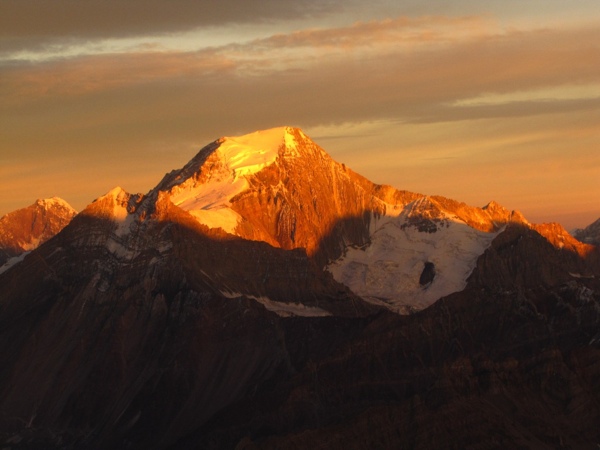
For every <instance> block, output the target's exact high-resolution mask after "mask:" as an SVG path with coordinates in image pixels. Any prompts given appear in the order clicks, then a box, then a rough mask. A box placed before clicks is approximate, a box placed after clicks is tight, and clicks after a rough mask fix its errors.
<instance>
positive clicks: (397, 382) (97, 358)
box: [0, 128, 600, 449]
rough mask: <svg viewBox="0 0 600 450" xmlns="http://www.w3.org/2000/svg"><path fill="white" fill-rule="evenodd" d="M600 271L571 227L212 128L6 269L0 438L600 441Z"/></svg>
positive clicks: (270, 442)
mask: <svg viewBox="0 0 600 450" xmlns="http://www.w3.org/2000/svg"><path fill="white" fill-rule="evenodd" d="M599 283H600V250H599V249H598V248H597V247H594V246H591V245H585V244H582V243H578V242H577V241H575V240H574V239H573V238H572V237H570V236H569V235H568V233H566V231H564V230H563V229H562V228H561V227H559V226H558V225H553V224H550V225H531V224H529V223H527V221H526V220H525V219H524V218H523V217H522V216H521V215H520V214H518V213H516V212H510V211H508V210H506V209H505V208H503V207H501V206H500V205H497V204H496V203H493V202H492V203H490V204H489V205H487V206H486V207H484V208H475V207H470V206H468V205H465V204H463V203H459V202H456V201H454V200H450V199H446V198H443V197H427V196H423V195H420V194H414V193H409V192H404V191H398V190H396V189H394V188H392V187H389V186H378V185H375V184H373V183H371V182H369V181H368V180H366V179H364V178H363V177H361V176H360V175H357V174H355V173H353V172H352V171H350V170H349V169H347V168H345V167H344V166H342V165H339V164H337V163H335V162H334V161H332V160H331V159H330V158H329V157H328V156H327V155H326V154H325V153H324V151H323V150H322V149H320V148H319V147H318V146H317V145H316V144H314V143H313V142H312V141H310V139H308V138H307V137H306V136H305V135H304V134H303V133H302V132H301V131H300V130H297V129H293V128H280V129H274V130H267V131H265V132H259V133H254V134H252V135H247V136H242V137H238V138H223V139H219V140H217V141H215V142H213V143H212V144H209V145H208V146H207V147H205V148H204V149H202V150H201V151H200V152H199V153H198V155H196V157H194V158H193V159H192V160H191V161H190V162H189V163H188V164H187V165H186V166H184V167H183V168H182V169H180V170H175V171H173V172H171V173H169V174H167V175H166V176H165V177H164V179H163V180H162V181H161V182H160V183H159V184H158V185H157V186H156V187H155V188H154V189H152V190H151V191H150V192H148V193H147V194H145V195H142V194H135V195H133V194H129V193H127V192H125V191H124V190H123V189H120V188H115V189H113V190H112V191H110V192H109V193H107V194H106V195H104V196H103V197H100V198H99V199H97V200H96V201H95V202H93V203H92V204H90V205H89V206H88V207H87V208H85V209H84V210H83V211H82V212H81V213H80V214H78V215H77V216H76V217H75V218H74V219H73V220H72V221H71V222H70V223H69V225H68V226H67V227H65V228H64V229H63V230H62V231H61V232H60V233H59V234H57V235H56V236H55V237H54V238H53V239H50V240H48V241H47V242H45V243H44V244H42V245H40V246H39V248H37V249H35V250H34V251H32V252H31V253H30V254H28V255H27V256H26V257H24V258H23V260H22V262H20V263H19V264H17V265H15V266H13V267H12V268H11V269H10V270H7V271H5V272H4V273H1V274H0V348H2V349H3V351H2V352H0V442H2V443H3V447H10V448H15V449H18V448H23V449H26V448H45V449H53V448H56V449H58V448H78V449H100V448H117V449H119V448H123V449H125V448H127V449H142V448H143V449H148V448H151V449H167V448H173V449H186V448H190V449H192V448H194V449H196V448H214V449H217V448H219V449H221V448H240V449H242V448H247V449H254V448H297V449H304V448H314V447H319V446H320V447H327V448H340V449H342V448H344V449H346V448H409V447H410V448H439V447H446V448H515V447H521V448H560V447H561V446H563V447H566V448H595V445H596V443H597V442H600V429H599V428H598V427H597V424H598V423H600V408H599V407H598V405H600V394H599V393H600V364H598V361H600V334H598V330H599V329H600V284H599ZM423 308H426V309H424V310H422V311H419V312H416V313H414V314H408V315H399V314H397V312H401V313H410V312H415V311H416V310H419V309H423Z"/></svg>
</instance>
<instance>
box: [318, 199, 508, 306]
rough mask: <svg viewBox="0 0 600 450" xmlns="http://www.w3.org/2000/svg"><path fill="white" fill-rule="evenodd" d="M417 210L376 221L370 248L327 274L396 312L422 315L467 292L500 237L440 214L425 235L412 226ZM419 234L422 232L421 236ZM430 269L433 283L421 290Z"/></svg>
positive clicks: (350, 253)
mask: <svg viewBox="0 0 600 450" xmlns="http://www.w3.org/2000/svg"><path fill="white" fill-rule="evenodd" d="M413 209H414V205H407V207H406V208H405V210H404V211H403V213H402V214H400V215H399V216H396V217H390V216H383V217H381V218H379V220H377V221H373V223H372V228H371V230H370V231H371V244H370V245H369V246H367V247H364V248H362V249H358V248H348V249H347V251H346V253H345V255H344V256H342V257H341V258H339V259H338V260H336V261H334V262H333V263H331V264H330V265H329V266H328V267H327V270H328V271H329V272H331V273H332V275H333V277H334V278H335V280H336V281H338V282H340V283H343V284H345V285H346V286H348V287H349V288H350V289H351V290H352V291H353V292H354V293H356V294H357V295H359V296H361V297H363V298H364V299H365V300H367V301H370V302H372V303H376V304H382V303H384V304H386V305H387V307H388V308H390V309H391V310H393V311H396V312H402V311H406V310H407V309H409V310H411V309H413V310H414V309H416V310H420V309H424V308H426V307H428V306H430V305H431V304H433V303H435V301H437V300H439V299H440V298H441V297H444V296H446V295H449V294H451V293H453V292H458V291H461V290H463V289H464V288H465V287H466V284H467V281H466V280H467V278H468V277H469V275H470V274H471V272H472V271H473V269H474V268H475V265H476V262H477V258H478V257H479V256H480V255H481V254H483V252H484V251H485V250H486V249H487V248H488V247H489V245H490V244H491V242H492V240H493V239H494V238H495V237H496V236H497V234H498V233H486V232H483V231H479V230H476V229H474V228H471V227H469V226H468V225H467V224H466V223H465V222H463V221H462V220H460V219H458V218H456V217H451V216H449V215H447V214H445V213H443V212H440V211H436V214H437V217H435V219H436V220H435V221H432V222H428V223H427V227H428V228H427V229H430V228H431V227H433V226H434V225H435V226H436V231H429V232H428V231H422V230H423V226H421V224H414V223H413V222H411V217H412V216H411V211H412V210H413ZM419 228H421V231H419ZM426 263H433V264H434V267H435V277H434V278H433V281H432V282H431V284H428V285H426V286H421V285H420V283H419V279H420V277H421V274H422V273H423V269H424V267H425V264H426Z"/></svg>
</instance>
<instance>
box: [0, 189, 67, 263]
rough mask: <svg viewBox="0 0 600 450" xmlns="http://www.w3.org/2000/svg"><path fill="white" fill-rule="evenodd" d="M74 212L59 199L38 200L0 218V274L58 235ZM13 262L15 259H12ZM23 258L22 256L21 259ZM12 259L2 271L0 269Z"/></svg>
mask: <svg viewBox="0 0 600 450" xmlns="http://www.w3.org/2000/svg"><path fill="white" fill-rule="evenodd" d="M76 214H77V212H76V211H75V210H74V209H73V208H72V207H71V205H69V204H68V203H67V202H66V201H64V200H63V199H61V198H58V197H52V198H48V199H41V200H37V201H36V202H35V203H34V204H32V205H30V206H28V207H26V208H21V209H18V210H16V211H12V212H10V213H8V214H6V215H4V216H3V217H1V218H0V271H3V270H6V269H8V267H9V266H11V265H13V264H14V263H16V262H17V259H19V257H20V255H22V254H23V253H26V252H30V251H31V250H34V249H35V248H37V247H38V246H39V245H41V244H43V243H44V242H46V241H47V240H48V239H50V238H51V237H53V236H54V235H56V234H57V233H58V232H59V231H61V230H62V229H63V228H64V227H65V226H67V225H68V224H69V222H70V221H71V220H72V219H73V217H75V215H76ZM13 258H14V259H13ZM21 258H22V256H21ZM9 259H12V261H11V262H10V264H7V266H6V267H4V269H3V268H2V266H3V265H4V264H5V263H7V261H8V260H9Z"/></svg>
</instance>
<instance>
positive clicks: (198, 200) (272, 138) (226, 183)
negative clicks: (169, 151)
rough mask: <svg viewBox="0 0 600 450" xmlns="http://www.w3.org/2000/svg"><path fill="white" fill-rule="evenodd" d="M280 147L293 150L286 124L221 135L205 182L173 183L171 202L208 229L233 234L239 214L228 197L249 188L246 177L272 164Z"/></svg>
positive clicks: (292, 142)
mask: <svg viewBox="0 0 600 450" xmlns="http://www.w3.org/2000/svg"><path fill="white" fill-rule="evenodd" d="M282 146H285V149H286V152H285V153H286V156H287V154H288V153H290V154H292V153H295V149H297V143H296V141H295V138H294V137H293V136H292V135H291V134H290V130H289V128H287V127H280V128H272V129H270V130H265V131H257V132H255V133H251V134H247V135H244V136H238V137H225V138H223V139H222V141H221V144H220V146H219V147H218V148H217V149H216V150H215V155H216V156H217V157H218V159H219V161H220V162H221V163H222V165H221V166H219V167H218V168H214V169H212V171H211V173H210V178H209V179H208V181H207V182H205V183H202V184H197V182H196V181H195V180H193V179H191V178H190V179H188V180H186V181H184V182H183V183H181V184H179V185H178V186H175V187H174V188H173V189H171V192H170V193H171V201H172V202H173V204H175V205H176V206H179V207H180V208H181V209H183V210H185V211H188V212H190V213H191V214H192V215H193V216H194V217H195V218H196V219H197V220H198V222H200V223H202V224H204V225H206V226H208V227H209V228H222V229H223V230H224V231H226V232H228V233H231V234H234V233H235V228H236V227H237V225H238V223H239V221H240V220H241V217H240V215H239V214H238V213H236V212H235V211H233V210H232V209H231V207H230V204H231V203H230V201H231V199H232V198H233V197H235V196H236V195H238V194H240V193H242V192H244V191H245V190H247V189H248V188H249V184H248V181H247V180H246V177H247V176H250V175H253V174H255V173H257V172H259V171H261V170H262V169H264V168H265V167H267V166H269V165H271V164H273V163H275V161H276V160H277V157H278V155H279V150H280V149H281V148H282ZM296 153H297V152H296ZM215 167H217V166H215Z"/></svg>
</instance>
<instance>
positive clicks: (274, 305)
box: [221, 291, 331, 317]
mask: <svg viewBox="0 0 600 450" xmlns="http://www.w3.org/2000/svg"><path fill="white" fill-rule="evenodd" d="M221 294H222V295H223V296H224V297H225V298H231V299H233V298H240V297H242V296H244V297H246V298H250V299H252V300H255V301H257V302H258V303H260V304H261V305H263V306H264V307H265V308H266V309H268V310H269V311H272V312H274V313H275V314H277V315H278V316H280V317H294V316H300V317H328V316H331V313H330V312H328V311H325V310H324V309H322V308H319V307H316V306H306V305H304V304H302V303H283V302H276V301H273V300H271V299H269V298H268V297H264V296H260V297H256V296H254V295H247V294H241V293H239V292H229V291H221Z"/></svg>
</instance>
